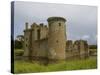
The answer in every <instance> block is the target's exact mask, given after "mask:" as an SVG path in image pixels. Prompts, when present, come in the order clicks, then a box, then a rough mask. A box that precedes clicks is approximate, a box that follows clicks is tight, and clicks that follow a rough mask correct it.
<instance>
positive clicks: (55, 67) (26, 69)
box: [14, 58, 97, 73]
mask: <svg viewBox="0 0 100 75" xmlns="http://www.w3.org/2000/svg"><path fill="white" fill-rule="evenodd" d="M95 68H97V60H96V58H89V59H86V60H85V59H84V60H73V61H63V62H60V63H56V64H48V65H47V66H44V65H40V64H37V63H31V62H25V61H18V60H17V61H15V64H14V72H15V73H32V72H50V71H66V70H81V69H95Z"/></svg>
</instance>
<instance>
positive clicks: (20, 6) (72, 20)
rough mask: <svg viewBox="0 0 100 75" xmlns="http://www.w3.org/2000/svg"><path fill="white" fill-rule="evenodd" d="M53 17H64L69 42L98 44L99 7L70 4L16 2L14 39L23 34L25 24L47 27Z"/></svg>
mask: <svg viewBox="0 0 100 75" xmlns="http://www.w3.org/2000/svg"><path fill="white" fill-rule="evenodd" d="M51 16H61V17H64V18H65V19H66V20H67V22H66V34H67V39H68V40H78V39H84V40H87V41H88V43H89V44H96V43H97V7H96V6H83V5H68V4H49V3H33V2H15V5H14V38H16V36H17V35H21V34H23V30H24V28H25V22H28V23H29V25H31V24H32V23H33V22H36V23H37V24H39V23H44V24H45V25H47V24H48V23H47V18H48V17H51Z"/></svg>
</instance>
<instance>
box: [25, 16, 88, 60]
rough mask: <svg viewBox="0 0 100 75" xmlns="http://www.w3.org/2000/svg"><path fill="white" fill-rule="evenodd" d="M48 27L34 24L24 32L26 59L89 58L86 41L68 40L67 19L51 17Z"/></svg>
mask: <svg viewBox="0 0 100 75" xmlns="http://www.w3.org/2000/svg"><path fill="white" fill-rule="evenodd" d="M47 21H48V27H47V25H44V24H43V23H41V24H39V25H37V24H36V23H33V24H32V25H31V27H30V28H28V23H26V29H25V30H24V50H25V51H24V56H25V57H26V59H31V60H32V59H45V58H47V59H51V60H53V59H54V60H65V59H67V58H69V57H76V56H78V57H80V58H86V57H88V56H89V49H88V43H87V41H85V40H76V41H74V42H73V41H72V40H67V35H66V24H65V22H66V19H65V18H63V17H50V18H48V19H47Z"/></svg>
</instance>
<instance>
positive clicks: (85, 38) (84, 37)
mask: <svg viewBox="0 0 100 75" xmlns="http://www.w3.org/2000/svg"><path fill="white" fill-rule="evenodd" d="M89 38H90V36H89V35H84V36H82V39H83V40H88V39H89Z"/></svg>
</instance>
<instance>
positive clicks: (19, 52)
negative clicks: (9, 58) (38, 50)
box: [14, 49, 24, 56]
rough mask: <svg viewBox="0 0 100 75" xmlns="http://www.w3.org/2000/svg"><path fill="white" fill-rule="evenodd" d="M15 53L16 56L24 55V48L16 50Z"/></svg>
mask: <svg viewBox="0 0 100 75" xmlns="http://www.w3.org/2000/svg"><path fill="white" fill-rule="evenodd" d="M14 54H15V56H22V55H23V54H24V50H21V49H17V50H14Z"/></svg>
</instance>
